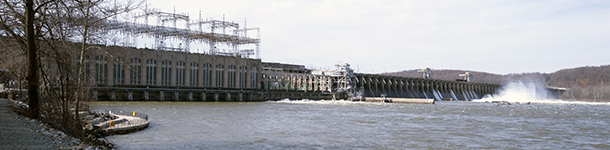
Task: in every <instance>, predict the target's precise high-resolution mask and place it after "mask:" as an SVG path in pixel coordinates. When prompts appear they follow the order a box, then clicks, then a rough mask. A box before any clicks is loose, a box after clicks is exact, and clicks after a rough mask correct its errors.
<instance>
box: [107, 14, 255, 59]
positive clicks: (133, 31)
mask: <svg viewBox="0 0 610 150" xmlns="http://www.w3.org/2000/svg"><path fill="white" fill-rule="evenodd" d="M150 17H154V18H156V20H157V23H156V25H150V24H149V23H148V20H149V18H150ZM142 18H143V19H144V22H145V23H138V20H139V19H142ZM132 19H133V21H118V20H117V19H114V20H111V19H108V20H106V22H105V27H106V30H108V31H116V32H119V33H121V34H124V35H126V38H125V39H127V42H124V43H126V44H124V45H123V46H133V45H137V37H141V36H147V37H154V39H155V44H154V45H153V47H152V48H153V49H157V50H168V51H184V52H190V47H191V46H190V45H191V43H193V42H200V43H207V44H208V45H209V54H212V55H227V56H236V57H250V56H252V55H255V56H256V59H260V41H261V40H260V28H246V27H245V25H244V27H243V28H239V27H240V26H239V24H238V23H236V22H229V21H225V20H224V16H223V20H203V19H201V12H200V14H199V19H198V20H195V21H192V20H191V19H190V17H189V16H188V15H187V14H184V13H181V14H178V13H175V10H174V13H168V12H162V11H160V10H159V9H148V8H145V9H144V12H143V13H140V14H135V15H133V17H132ZM127 20H130V19H127ZM178 22H184V23H185V28H178V27H177V23H178ZM166 23H171V24H172V25H173V26H167V25H166ZM191 26H198V28H199V29H198V30H192V29H190V27H191ZM204 26H207V28H209V30H203V27H204ZM218 29H222V33H217V31H218ZM227 29H228V30H230V31H232V32H230V33H232V34H227V32H226V31H227ZM253 30H255V31H257V32H258V34H257V35H258V36H257V37H256V38H250V37H248V34H247V32H248V31H253ZM129 38H133V41H129ZM166 40H178V41H182V43H180V44H179V45H178V46H177V47H174V46H167V45H166V44H165V43H164V41H166ZM166 43H167V42H166ZM219 43H224V44H226V45H228V46H231V48H232V50H231V51H229V52H220V51H218V48H217V45H218V44H219ZM248 44H253V45H255V47H256V48H255V49H239V47H240V46H241V45H248Z"/></svg>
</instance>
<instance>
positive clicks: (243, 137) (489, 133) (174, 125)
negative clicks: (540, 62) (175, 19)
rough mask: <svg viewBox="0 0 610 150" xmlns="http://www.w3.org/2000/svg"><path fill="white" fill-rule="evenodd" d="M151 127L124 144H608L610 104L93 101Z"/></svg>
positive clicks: (116, 138)
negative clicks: (145, 118)
mask: <svg viewBox="0 0 610 150" xmlns="http://www.w3.org/2000/svg"><path fill="white" fill-rule="evenodd" d="M91 105H92V108H93V109H94V110H99V111H105V110H124V111H138V112H143V113H146V114H148V115H149V119H150V122H151V124H150V127H149V128H147V129H145V130H142V131H138V132H135V133H130V134H126V135H113V136H109V137H107V139H108V140H110V141H111V142H113V143H115V144H117V146H118V149H610V115H609V114H610V106H609V105H604V104H602V105H589V104H578V103H576V104H531V105H527V104H513V105H501V106H496V105H495V104H492V103H478V102H438V103H437V104H434V105H425V104H397V103H394V104H392V103H361V102H357V103H356V102H347V101H287V100H285V101H279V102H252V103H248V102H241V103H239V102H222V103H215V102H93V103H92V104H91Z"/></svg>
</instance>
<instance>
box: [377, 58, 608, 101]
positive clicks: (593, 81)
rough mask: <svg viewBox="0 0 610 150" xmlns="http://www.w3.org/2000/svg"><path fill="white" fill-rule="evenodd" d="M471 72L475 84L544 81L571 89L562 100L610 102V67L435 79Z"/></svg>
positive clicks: (440, 73)
mask: <svg viewBox="0 0 610 150" xmlns="http://www.w3.org/2000/svg"><path fill="white" fill-rule="evenodd" d="M465 72H470V73H471V74H473V82H481V83H493V84H504V83H508V82H510V81H519V80H529V81H543V82H546V84H547V86H552V87H565V88H569V89H570V90H568V91H567V92H566V93H564V94H563V95H560V96H559V98H561V99H576V100H605V101H609V100H610V65H605V66H586V67H579V68H571V69H562V70H559V71H556V72H553V73H537V72H536V73H520V74H507V75H500V74H492V73H486V72H478V71H468V70H433V74H432V77H433V78H434V79H440V80H452V81H455V80H456V79H463V77H460V76H459V74H464V73H465ZM384 74H385V75H393V76H401V77H414V78H421V77H422V74H421V73H419V72H417V70H405V71H400V72H393V73H384Z"/></svg>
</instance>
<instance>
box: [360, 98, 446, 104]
mask: <svg viewBox="0 0 610 150" xmlns="http://www.w3.org/2000/svg"><path fill="white" fill-rule="evenodd" d="M364 101H365V102H382V103H412V104H434V103H435V101H436V100H434V99H423V98H382V97H365V98H364Z"/></svg>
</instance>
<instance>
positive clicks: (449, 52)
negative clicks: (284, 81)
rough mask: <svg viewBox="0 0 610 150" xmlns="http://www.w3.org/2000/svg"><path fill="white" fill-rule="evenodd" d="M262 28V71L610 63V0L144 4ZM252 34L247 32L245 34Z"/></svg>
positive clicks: (503, 69)
mask: <svg viewBox="0 0 610 150" xmlns="http://www.w3.org/2000/svg"><path fill="white" fill-rule="evenodd" d="M147 3H148V4H149V5H148V7H155V8H160V9H161V10H162V11H166V12H172V11H173V9H174V7H175V8H176V12H178V13H180V12H184V13H188V14H189V15H190V17H191V20H195V19H197V18H198V16H199V11H201V13H202V17H203V18H213V19H217V20H222V16H223V14H224V15H225V16H226V20H227V21H237V22H239V23H242V25H243V22H244V18H247V26H248V27H260V28H261V37H262V42H261V54H262V60H263V61H265V62H281V63H292V64H299V65H305V66H306V67H308V68H311V67H313V68H316V69H318V68H324V66H325V65H326V66H327V67H328V68H332V67H333V66H334V64H336V63H337V62H339V61H341V62H343V63H350V64H351V65H352V68H354V69H356V70H358V71H359V72H364V73H382V72H396V71H402V70H409V69H420V68H424V67H430V68H433V69H463V70H474V71H485V72H490V73H497V74H507V73H523V72H543V73H551V72H555V71H557V70H559V69H565V68H574V67H580V66H599V65H607V64H610V1H607V0H599V1H596V0H573V1H571V0H557V1H551V0H548V1H543V0H537V1H532V0H446V1H443V0H422V1H409V0H374V1H373V0H190V1H187V0H180V1H168V0H148V2H147ZM250 34H252V32H251V33H250Z"/></svg>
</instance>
